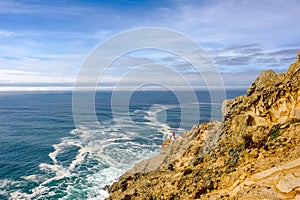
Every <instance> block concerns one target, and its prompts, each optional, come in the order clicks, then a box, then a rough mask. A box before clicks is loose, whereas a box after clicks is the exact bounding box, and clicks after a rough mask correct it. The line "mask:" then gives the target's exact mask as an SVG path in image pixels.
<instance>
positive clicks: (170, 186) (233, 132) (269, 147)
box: [107, 51, 300, 199]
mask: <svg viewBox="0 0 300 200" xmlns="http://www.w3.org/2000/svg"><path fill="white" fill-rule="evenodd" d="M299 60H300V51H299V52H298V57H297V60H296V62H294V63H293V64H291V66H290V67H289V69H288V70H287V72H286V73H284V74H283V73H282V74H276V73H275V72H273V71H271V70H267V71H264V72H262V73H261V74H260V76H259V77H258V78H257V79H256V80H255V81H254V83H253V84H252V85H251V86H250V87H249V89H248V91H247V94H245V95H244V96H239V97H236V98H235V99H233V100H226V101H225V102H224V104H223V106H222V112H223V122H217V121H212V122H207V123H204V124H201V125H199V126H194V127H193V128H192V130H190V131H187V132H185V133H184V135H183V137H182V138H181V139H177V140H173V141H170V142H166V143H167V144H166V143H165V144H164V146H163V148H162V150H161V153H160V154H159V155H158V156H156V157H153V158H150V159H148V160H144V161H142V162H140V163H137V164H136V165H135V166H134V168H133V169H132V170H130V171H128V172H127V173H125V174H124V175H122V176H121V177H120V179H119V181H118V182H115V183H114V184H112V185H111V186H110V188H109V192H110V197H108V198H107V199H183V198H187V199H224V198H225V199H231V198H235V199H251V198H252V199H253V198H267V199H288V198H299V193H300V189H299V187H300V179H299V177H300V160H299V152H300V139H299V137H298V136H299V134H300V89H299V85H300V61H299Z"/></svg>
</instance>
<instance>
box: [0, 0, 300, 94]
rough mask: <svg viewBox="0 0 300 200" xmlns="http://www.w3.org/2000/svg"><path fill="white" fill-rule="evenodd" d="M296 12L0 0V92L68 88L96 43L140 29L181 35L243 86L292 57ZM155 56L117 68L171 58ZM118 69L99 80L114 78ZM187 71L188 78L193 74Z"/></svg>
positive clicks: (293, 3) (252, 3)
mask: <svg viewBox="0 0 300 200" xmlns="http://www.w3.org/2000/svg"><path fill="white" fill-rule="evenodd" d="M299 10H300V3H299V1H298V0H260V1H259V0H227V1H225V0H215V1H204V0H203V1H201V0H198V1H196V0H195V1H185V0H169V1H159V0H152V1H150V0H149V1H142V0H141V1H138V0H122V1H108V0H107V1H83V0H82V1H79V0H72V1H71V0H69V1H64V0H62V1H59V0H52V1H38V0H24V1H23V0H15V1H13V0H10V1H6V0H0V90H14V89H20V87H21V89H26V88H30V87H36V88H37V87H48V89H49V88H51V87H63V88H72V86H73V84H74V81H75V80H76V76H77V74H78V72H79V70H80V66H81V64H82V63H83V61H84V59H85V58H86V56H87V55H88V53H89V52H90V51H92V50H93V48H94V47H95V46H97V45H98V44H99V43H101V42H102V41H104V40H105V39H107V38H109V37H111V36H113V35H115V34H117V33H120V32H122V31H126V30H129V29H134V28H141V27H161V28H169V29H173V30H176V31H179V32H181V33H183V34H186V35H187V36H189V37H191V38H193V39H194V40H195V41H196V42H198V43H199V44H200V45H201V46H203V47H204V48H205V49H206V50H207V51H208V53H209V55H210V56H211V58H212V59H213V61H214V63H215V64H216V66H217V67H218V69H219V70H220V72H221V73H222V76H223V79H224V83H225V85H231V86H248V85H249V84H250V83H251V82H252V81H253V80H254V79H255V77H256V76H257V75H258V74H259V72H260V71H261V70H264V69H274V70H275V71H276V72H283V71H285V70H286V69H287V68H288V66H289V64H290V63H291V62H293V61H294V60H295V58H296V52H297V49H299V48H300V35H299V33H300V26H299V25H298V24H299V22H298V20H299V19H300V12H299ZM157 54H159V52H156V57H155V54H154V53H153V52H152V53H147V52H144V53H141V54H134V55H129V56H128V57H127V58H124V59H123V60H121V61H120V62H119V65H120V71H122V70H123V71H124V70H126V66H127V67H128V66H130V65H131V64H132V63H135V62H137V60H138V62H141V60H143V59H148V60H149V59H150V60H151V59H152V60H153V62H156V61H157V60H158V59H157V58H160V57H165V60H167V58H172V55H165V54H163V53H161V54H160V55H157ZM169 60H171V61H172V64H174V65H176V64H177V66H179V64H180V61H178V60H177V59H169ZM120 63H121V64H120ZM122 67H123V69H121V68H122ZM112 71H113V70H112ZM119 74H120V73H117V72H116V73H113V72H111V73H110V74H108V75H107V77H109V78H106V79H105V80H103V81H104V82H105V81H107V82H114V81H115V78H116V77H117V76H119ZM186 76H187V77H189V78H190V79H191V80H193V78H194V77H193V73H192V72H190V73H188V72H186ZM137 78H138V77H137ZM194 81H195V82H197V80H194ZM108 84H109V83H108ZM56 89H57V88H56Z"/></svg>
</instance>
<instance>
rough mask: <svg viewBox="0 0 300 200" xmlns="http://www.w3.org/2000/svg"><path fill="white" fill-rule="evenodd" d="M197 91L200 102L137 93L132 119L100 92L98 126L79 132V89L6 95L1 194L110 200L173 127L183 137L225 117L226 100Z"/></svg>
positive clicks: (0, 97)
mask: <svg viewBox="0 0 300 200" xmlns="http://www.w3.org/2000/svg"><path fill="white" fill-rule="evenodd" d="M244 93H245V90H228V91H226V96H227V98H234V97H235V96H238V95H242V94H244ZM196 94H197V99H198V102H187V103H185V104H184V105H180V103H179V101H178V100H177V98H176V96H175V95H174V93H172V92H169V91H136V92H134V93H133V94H132V96H131V98H130V102H129V105H128V108H127V109H128V113H129V115H130V119H128V116H125V115H124V113H125V111H122V110H118V111H114V112H119V113H114V112H112V106H111V96H112V92H108V91H107V92H97V93H96V95H95V105H96V108H95V110H96V114H97V118H98V126H95V127H93V126H86V127H81V128H80V129H78V127H77V128H76V127H75V125H74V120H73V114H72V92H1V93H0V199H1V200H2V199H3V200H5V199H16V200H20V199H89V200H92V199H97V200H101V199H104V198H105V197H107V196H108V193H107V191H105V190H104V189H103V187H104V186H106V185H109V184H111V183H112V182H114V181H116V180H117V179H118V177H119V176H120V175H122V174H123V173H124V172H126V171H127V170H129V169H130V168H132V167H133V165H134V164H135V163H136V162H138V161H141V160H143V159H147V158H150V157H152V156H155V155H157V154H158V153H159V152H160V149H161V143H162V141H163V140H165V139H166V138H168V137H170V135H171V134H172V132H176V135H177V136H178V137H180V135H181V134H183V132H184V130H189V129H190V128H191V127H192V126H193V125H195V124H199V123H202V122H205V121H210V120H212V119H216V120H221V103H222V99H221V100H220V101H219V102H214V105H213V106H212V103H211V100H210V95H209V93H208V92H206V91H197V92H196ZM183 108H184V109H186V110H187V111H189V110H190V111H191V112H192V111H193V110H194V109H199V110H200V117H199V119H200V120H197V121H195V119H194V118H192V116H191V117H190V118H188V119H186V120H184V123H182V122H181V121H182V120H181V111H182V109H183ZM212 109H214V110H215V111H216V112H212ZM123 112H124V113H123ZM126 112H127V111H126ZM128 120H130V122H129V121H128ZM132 122H134V123H132Z"/></svg>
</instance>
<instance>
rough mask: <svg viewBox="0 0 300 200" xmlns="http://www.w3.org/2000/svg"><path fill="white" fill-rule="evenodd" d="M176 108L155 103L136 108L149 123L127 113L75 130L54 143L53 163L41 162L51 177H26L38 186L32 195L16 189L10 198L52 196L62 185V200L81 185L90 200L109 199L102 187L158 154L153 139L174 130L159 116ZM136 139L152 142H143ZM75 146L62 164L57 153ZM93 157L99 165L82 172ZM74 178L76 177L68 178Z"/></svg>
mask: <svg viewBox="0 0 300 200" xmlns="http://www.w3.org/2000/svg"><path fill="white" fill-rule="evenodd" d="M175 107H176V106H171V105H163V106H152V107H151V109H149V110H148V111H145V110H135V111H134V112H133V113H134V114H138V115H140V114H143V116H144V119H146V120H148V121H149V122H146V123H134V124H133V123H129V122H132V119H131V117H130V116H129V118H128V116H126V115H119V117H118V118H115V119H114V120H111V121H107V122H102V123H101V124H100V126H98V125H97V126H95V124H93V125H92V126H89V125H87V126H80V127H78V128H77V129H74V130H72V131H71V132H70V134H71V136H70V137H66V138H63V139H62V140H61V142H60V143H59V144H55V145H53V148H54V150H53V152H51V153H49V158H50V159H51V161H52V163H40V165H39V167H40V169H41V170H42V171H44V172H46V173H47V174H48V178H47V179H44V177H39V176H37V175H32V176H27V177H24V179H25V180H28V181H34V182H36V183H39V185H38V186H37V187H36V188H34V189H32V191H31V192H32V193H30V194H28V193H24V192H22V191H20V190H17V191H14V192H12V193H11V194H10V199H12V200H15V199H43V198H51V195H54V193H53V191H57V190H59V188H60V187H64V192H66V193H67V195H66V197H64V198H63V199H68V198H69V197H70V198H71V196H72V195H73V193H74V192H75V191H78V187H79V188H81V189H82V190H84V191H85V192H87V194H88V199H90V200H93V199H97V200H99V199H104V198H106V197H107V196H108V193H107V192H106V191H105V190H103V189H102V188H103V187H104V186H105V185H110V184H112V183H113V182H114V181H116V180H117V179H118V177H119V176H120V175H122V174H123V173H124V172H126V171H127V170H129V169H130V168H132V167H133V165H134V164H135V163H136V162H138V161H141V160H143V159H146V158H149V157H152V156H154V155H156V154H158V153H159V151H160V144H155V143H153V142H150V140H151V138H152V139H155V140H158V139H161V140H162V138H159V137H158V135H157V133H161V134H162V136H163V137H169V136H170V135H171V134H172V131H175V130H174V129H172V128H171V127H170V126H169V125H167V124H166V123H165V121H163V122H162V121H161V120H159V119H158V116H159V115H161V114H163V113H162V112H166V110H167V109H171V108H175ZM165 114H166V113H165ZM163 120H164V119H163ZM113 121H114V122H113ZM95 127H97V129H95ZM99 127H100V128H99ZM148 134H150V135H148ZM155 134H156V135H155ZM137 139H139V140H145V141H149V142H148V143H147V144H143V143H140V142H138V140H137ZM72 147H78V148H79V149H78V151H77V155H76V156H75V157H74V158H73V160H71V162H70V163H69V165H67V166H65V165H64V166H63V165H62V164H61V163H60V162H59V159H58V156H59V155H61V154H62V153H64V152H68V150H69V149H70V148H72ZM90 160H95V161H97V162H98V164H94V165H93V166H88V167H89V168H88V169H86V171H82V169H81V168H80V167H81V166H86V165H87V164H88V162H89V161H90ZM72 177H76V179H75V180H74V178H73V179H68V180H66V178H72ZM53 181H55V182H56V183H57V182H58V181H62V182H63V181H67V182H65V185H67V186H61V183H59V184H58V185H53V184H51V183H52V182H53ZM72 181H73V182H72ZM49 185H52V186H49Z"/></svg>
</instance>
